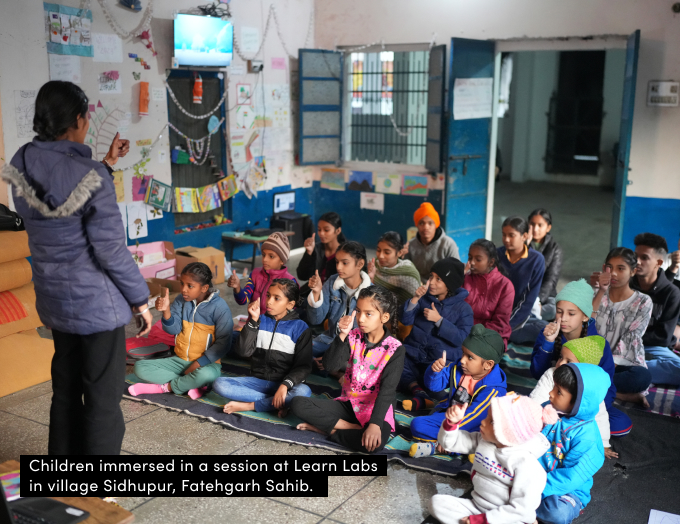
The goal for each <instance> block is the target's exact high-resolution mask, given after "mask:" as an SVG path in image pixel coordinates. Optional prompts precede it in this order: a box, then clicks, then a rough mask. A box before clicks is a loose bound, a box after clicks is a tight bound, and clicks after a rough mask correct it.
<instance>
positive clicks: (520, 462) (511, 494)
mask: <svg viewBox="0 0 680 524" xmlns="http://www.w3.org/2000/svg"><path fill="white" fill-rule="evenodd" d="M466 407H467V405H466V404H464V405H462V406H461V405H459V404H454V405H453V406H451V407H449V408H448V409H447V411H446V420H445V421H444V423H443V424H442V427H441V429H440V430H439V437H438V438H439V443H440V444H441V446H442V447H443V448H444V449H445V450H446V451H448V452H456V453H466V454H467V453H474V454H475V458H474V463H473V465H472V485H473V490H472V499H471V500H470V499H463V498H458V497H452V496H451V495H435V496H434V497H432V500H431V501H430V511H431V513H432V515H433V516H434V517H436V518H437V519H438V520H439V521H440V522H441V523H442V524H459V523H463V522H465V523H467V524H487V523H488V524H517V523H520V522H524V523H531V522H534V521H535V519H536V508H537V507H538V505H539V504H540V502H541V492H542V491H543V489H544V487H545V483H546V473H545V471H544V470H543V468H542V467H541V465H540V463H539V462H538V458H539V457H540V456H541V455H542V454H543V453H545V452H546V451H547V450H548V449H549V447H550V445H549V443H548V441H547V440H546V438H545V437H544V436H543V435H542V434H541V428H542V427H543V424H544V423H551V422H555V420H557V413H555V410H554V409H553V408H552V407H551V406H547V407H545V408H542V407H541V406H540V404H538V403H537V402H536V401H534V400H531V399H530V398H529V397H523V396H520V395H517V394H516V393H512V394H509V395H507V396H505V397H500V398H499V397H497V398H494V399H493V400H492V401H491V407H490V409H489V411H488V414H487V416H486V418H485V419H484V420H483V421H482V424H481V426H480V431H479V432H475V433H469V432H467V431H462V430H461V429H460V428H459V426H458V424H459V423H460V422H461V421H462V420H463V417H464V416H465V408H466Z"/></svg>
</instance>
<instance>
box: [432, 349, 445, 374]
mask: <svg viewBox="0 0 680 524" xmlns="http://www.w3.org/2000/svg"><path fill="white" fill-rule="evenodd" d="M445 367H446V351H442V356H441V358H438V359H437V360H435V361H434V362H433V363H432V371H434V372H435V373H439V372H440V371H441V370H442V369H444V368H445Z"/></svg>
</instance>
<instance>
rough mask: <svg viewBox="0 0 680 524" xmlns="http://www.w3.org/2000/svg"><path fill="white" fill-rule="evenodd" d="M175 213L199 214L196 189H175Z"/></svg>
mask: <svg viewBox="0 0 680 524" xmlns="http://www.w3.org/2000/svg"><path fill="white" fill-rule="evenodd" d="M175 211H176V212H177V213H199V212H200V211H201V210H200V208H199V207H198V198H197V195H196V188H194V187H176V188H175Z"/></svg>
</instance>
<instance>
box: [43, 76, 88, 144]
mask: <svg viewBox="0 0 680 524" xmlns="http://www.w3.org/2000/svg"><path fill="white" fill-rule="evenodd" d="M88 102H89V100H88V98H87V95H85V92H84V91H83V90H82V89H80V87H78V86H77V85H75V84H74V83H72V82H63V81H61V80H52V81H50V82H47V83H46V84H43V86H42V87H41V88H40V91H38V96H37V97H36V99H35V113H34V116H33V131H35V133H36V134H37V135H38V140H40V141H41V142H53V141H55V140H56V139H57V138H59V137H60V136H62V135H63V134H64V133H66V131H68V129H69V128H71V127H75V125H76V124H77V122H78V117H79V116H80V117H82V118H87V113H88V111H89V105H88Z"/></svg>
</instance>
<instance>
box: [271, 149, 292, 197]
mask: <svg viewBox="0 0 680 524" xmlns="http://www.w3.org/2000/svg"><path fill="white" fill-rule="evenodd" d="M292 165H293V155H292V153H291V152H290V151H272V152H270V153H268V154H267V181H266V183H265V185H264V189H266V190H269V189H274V188H275V187H281V186H287V185H288V184H290V172H291V168H292Z"/></svg>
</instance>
